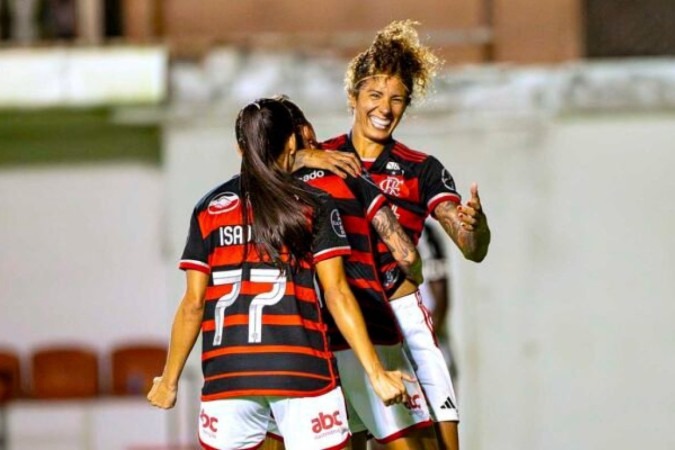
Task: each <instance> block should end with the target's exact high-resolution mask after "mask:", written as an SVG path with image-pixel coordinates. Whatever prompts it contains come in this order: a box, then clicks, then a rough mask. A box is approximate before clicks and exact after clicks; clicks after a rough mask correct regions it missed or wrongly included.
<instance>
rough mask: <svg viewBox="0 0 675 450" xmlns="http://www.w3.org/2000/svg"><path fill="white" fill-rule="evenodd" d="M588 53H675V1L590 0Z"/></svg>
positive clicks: (616, 55)
mask: <svg viewBox="0 0 675 450" xmlns="http://www.w3.org/2000/svg"><path fill="white" fill-rule="evenodd" d="M585 6H586V55H587V56H588V57H591V58H593V57H622V56H625V57H639V56H667V55H675V33H673V30H675V0H640V1H636V0H586V2H585Z"/></svg>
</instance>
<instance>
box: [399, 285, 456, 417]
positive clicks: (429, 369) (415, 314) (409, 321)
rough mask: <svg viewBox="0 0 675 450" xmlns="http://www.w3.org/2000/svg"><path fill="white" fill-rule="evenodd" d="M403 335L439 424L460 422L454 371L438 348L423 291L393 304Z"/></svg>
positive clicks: (417, 374) (416, 372) (407, 350)
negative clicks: (421, 293) (452, 373)
mask: <svg viewBox="0 0 675 450" xmlns="http://www.w3.org/2000/svg"><path fill="white" fill-rule="evenodd" d="M389 304H390V305H391V307H392V309H393V310H394V314H395V315H396V319H397V320H398V324H399V326H400V328H401V333H402V334H403V340H404V341H403V345H404V348H405V350H406V352H407V353H408V357H409V358H410V361H411V362H412V364H413V367H414V368H415V374H416V376H417V379H418V380H419V382H420V384H421V385H422V389H424V394H425V395H426V398H427V402H428V403H429V409H430V411H431V417H432V419H433V420H434V421H435V422H447V421H451V422H457V421H459V413H458V411H457V397H456V396H455V388H454V386H453V384H452V379H451V378H450V371H449V370H448V366H447V363H446V361H445V359H444V358H443V353H442V352H441V350H440V349H439V348H438V343H437V341H436V336H435V334H434V331H433V324H432V323H431V315H430V314H429V311H428V310H427V309H426V308H425V307H424V305H423V304H422V298H421V295H420V293H419V291H417V292H414V293H412V294H409V295H406V296H404V297H401V298H397V299H396V300H392V301H391V302H389Z"/></svg>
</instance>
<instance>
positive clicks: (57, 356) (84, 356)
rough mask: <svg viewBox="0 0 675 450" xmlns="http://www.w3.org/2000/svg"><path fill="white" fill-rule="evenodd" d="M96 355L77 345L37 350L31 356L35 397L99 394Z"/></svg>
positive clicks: (69, 396)
mask: <svg viewBox="0 0 675 450" xmlns="http://www.w3.org/2000/svg"><path fill="white" fill-rule="evenodd" d="M98 364H99V363H98V355H97V354H96V352H95V351H93V350H90V349H88V348H84V347H79V346H72V347H70V346H64V347H50V348H42V349H38V350H36V351H35V352H34V353H33V356H32V386H31V388H32V389H31V395H32V397H33V398H36V399H70V398H89V397H95V396H97V395H98V394H99V379H98V374H99V366H98Z"/></svg>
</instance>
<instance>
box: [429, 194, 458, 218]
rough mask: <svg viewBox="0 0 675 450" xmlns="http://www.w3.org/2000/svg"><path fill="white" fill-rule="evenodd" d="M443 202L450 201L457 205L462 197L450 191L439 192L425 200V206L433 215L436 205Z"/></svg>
mask: <svg viewBox="0 0 675 450" xmlns="http://www.w3.org/2000/svg"><path fill="white" fill-rule="evenodd" d="M443 202H451V203H454V204H455V205H459V204H460V203H461V202H462V197H460V196H459V194H453V193H451V192H441V193H440V194H438V195H436V196H434V197H432V198H431V200H429V201H428V202H427V207H428V208H429V213H430V214H432V215H434V217H436V215H435V214H434V210H435V209H436V207H437V206H438V205H439V204H440V203H443Z"/></svg>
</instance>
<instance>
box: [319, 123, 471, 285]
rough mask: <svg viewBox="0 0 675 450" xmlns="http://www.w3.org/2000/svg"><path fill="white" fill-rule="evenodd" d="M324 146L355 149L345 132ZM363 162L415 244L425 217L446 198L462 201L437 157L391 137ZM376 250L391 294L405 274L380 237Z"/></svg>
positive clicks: (384, 279)
mask: <svg viewBox="0 0 675 450" xmlns="http://www.w3.org/2000/svg"><path fill="white" fill-rule="evenodd" d="M322 147H323V148H325V149H331V150H340V151H347V152H352V153H356V150H355V149H354V146H353V145H352V142H351V139H350V136H349V135H346V134H345V135H342V136H338V137H336V138H333V139H330V140H328V141H326V142H324V143H323V144H322ZM363 166H364V167H365V168H366V170H367V171H368V173H369V175H370V177H371V178H372V179H373V181H374V182H375V183H376V184H377V186H378V187H379V188H380V189H381V190H382V192H384V194H385V195H386V196H387V198H388V199H389V201H390V202H391V203H392V210H393V211H394V214H396V217H397V218H398V220H399V222H400V223H401V226H402V227H403V228H404V229H405V231H406V232H407V233H408V235H409V236H410V237H411V239H412V240H413V242H414V243H415V245H417V242H418V241H419V238H420V235H421V234H422V230H423V229H424V221H425V220H426V218H427V217H429V216H430V215H431V216H432V217H433V216H434V209H436V206H438V205H439V204H440V203H442V202H445V201H450V202H453V203H457V204H459V203H460V202H461V197H460V195H459V193H458V192H457V189H456V187H455V182H454V180H453V178H452V175H451V174H450V172H449V171H448V170H447V169H446V168H445V167H443V165H442V164H441V162H440V161H438V159H436V158H435V157H433V156H431V155H427V154H425V153H422V152H418V151H416V150H411V149H410V148H408V147H406V146H405V145H403V144H401V143H400V142H398V141H395V140H391V141H390V142H389V143H388V144H387V145H386V146H385V148H384V150H383V151H382V153H380V155H379V156H378V157H377V159H376V160H375V161H363ZM377 253H378V257H377V263H378V268H379V271H380V276H381V281H382V284H383V286H384V287H385V290H386V292H387V295H391V294H392V293H393V292H394V291H395V290H396V288H398V286H399V285H400V283H401V282H402V281H403V279H404V278H405V275H404V274H403V273H402V271H401V269H400V267H399V266H398V264H397V263H396V261H395V260H394V257H393V255H392V254H391V252H390V251H389V249H388V248H387V246H386V245H385V244H384V243H383V242H381V241H380V242H379V243H378V245H377Z"/></svg>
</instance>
